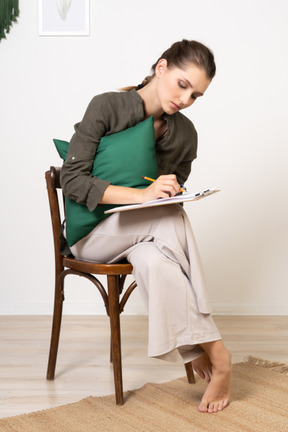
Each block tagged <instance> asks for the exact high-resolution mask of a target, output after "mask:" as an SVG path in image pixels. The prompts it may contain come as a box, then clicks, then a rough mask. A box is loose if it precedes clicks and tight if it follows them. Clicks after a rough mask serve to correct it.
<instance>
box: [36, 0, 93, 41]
mask: <svg viewBox="0 0 288 432" xmlns="http://www.w3.org/2000/svg"><path fill="white" fill-rule="evenodd" d="M38 2H39V35H40V36H89V0H38Z"/></svg>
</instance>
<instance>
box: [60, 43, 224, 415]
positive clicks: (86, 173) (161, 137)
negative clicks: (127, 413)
mask: <svg viewBox="0 0 288 432" xmlns="http://www.w3.org/2000/svg"><path fill="white" fill-rule="evenodd" d="M152 71H153V74H152V75H151V76H149V77H147V78H146V79H145V80H144V81H143V83H142V84H141V85H139V86H138V87H131V88H126V89H123V90H124V91H121V92H111V93H105V94H102V95H99V96H96V97H94V99H93V100H92V101H91V103H90V104H89V106H88V108H87V111H86V113H85V115H84V117H83V120H82V122H81V123H78V124H77V125H76V126H75V134H74V135H73V137H72V140H71V142H70V146H69V151H68V155H67V159H66V161H65V163H64V165H63V169H62V173H61V182H62V187H63V190H64V194H65V196H66V197H68V198H71V199H73V200H75V201H76V202H78V203H80V204H85V205H86V206H87V207H88V209H89V210H90V211H92V210H94V209H95V208H96V206H97V205H99V204H130V203H145V202H146V201H149V200H153V199H157V198H159V197H168V196H174V195H175V194H177V193H178V192H179V191H180V184H181V183H184V182H185V181H186V180H187V178H188V176H189V174H190V170H191V163H192V161H193V159H195V157H196V151H197V133H196V131H195V128H194V126H193V124H192V122H191V121H190V120H189V119H188V118H187V117H185V116H184V115H183V114H182V113H180V111H181V110H182V109H184V108H187V107H189V106H190V105H192V104H193V103H194V102H195V101H196V99H197V98H198V97H201V96H203V95H204V93H205V91H206V90H207V88H208V86H209V84H210V82H211V80H212V78H213V77H214V75H215V71H216V67H215V63H214V57H213V54H212V52H211V51H210V50H209V49H208V48H207V47H206V46H204V45H203V44H201V43H199V42H196V41H188V40H182V41H180V42H176V43H174V44H173V45H172V46H171V47H170V48H169V49H168V50H167V51H165V52H164V53H163V54H162V56H161V57H160V58H159V60H158V61H157V62H156V63H155V64H154V65H153V66H152ZM150 116H153V118H154V130H155V139H156V158H157V165H158V178H157V179H156V181H155V182H153V183H151V185H150V186H148V187H147V188H145V189H135V188H128V187H121V186H115V185H113V184H110V182H108V181H106V180H103V179H100V178H97V177H93V176H92V175H91V170H92V165H93V161H94V157H95V154H96V150H97V146H98V144H99V141H100V139H101V137H103V136H105V135H110V134H113V133H116V132H119V131H122V130H125V129H127V128H130V127H132V126H135V125H136V124H138V123H140V122H141V121H143V120H144V119H146V118H148V117H150ZM71 252H72V253H73V255H74V256H75V257H77V258H81V259H84V260H89V261H95V262H110V263H113V262H117V261H118V260H120V259H123V258H126V259H127V260H128V261H129V262H131V264H132V265H133V274H134V276H135V280H136V282H137V285H138V287H139V290H140V292H141V294H142V297H143V299H144V301H145V304H146V306H147V309H148V312H149V347H148V354H149V356H151V357H157V358H159V359H164V360H169V361H178V362H179V361H181V362H184V363H187V362H189V361H192V362H193V367H194V370H195V371H196V372H197V373H198V374H199V375H200V377H201V378H203V379H205V380H206V381H207V383H208V386H207V389H206V391H205V393H204V395H203V398H202V400H201V402H200V404H199V407H198V409H199V410H200V411H201V412H209V413H212V412H217V411H221V410H222V409H224V408H225V407H226V406H227V405H228V403H229V397H230V379H231V360H230V354H229V352H228V351H227V349H226V348H225V346H224V344H223V342H222V340H221V336H220V334H219V331H218V329H217V328H216V326H215V324H214V322H213V319H212V317H211V315H210V309H209V305H208V301H207V296H206V288H205V282H204V277H203V273H202V269H201V263H200V259H199V255H198V250H197V246H196V243H195V239H194V236H193V232H192V229H191V226H190V223H189V220H188V217H187V215H186V213H185V211H184V210H183V208H182V207H181V206H180V205H177V204H175V205H169V206H159V207H153V208H146V209H141V210H132V211H127V212H120V213H113V214H112V215H111V216H109V217H108V218H107V219H104V220H103V221H102V222H101V223H100V224H98V225H97V226H96V228H95V229H93V230H92V231H91V232H90V233H89V234H88V235H87V236H86V237H85V238H83V239H81V240H80V241H78V242H77V243H76V244H74V245H73V246H72V247H71Z"/></svg>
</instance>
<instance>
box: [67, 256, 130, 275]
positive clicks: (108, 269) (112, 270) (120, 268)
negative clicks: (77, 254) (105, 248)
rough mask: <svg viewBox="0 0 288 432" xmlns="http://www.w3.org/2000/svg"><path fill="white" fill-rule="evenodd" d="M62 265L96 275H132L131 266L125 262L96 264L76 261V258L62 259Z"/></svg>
mask: <svg viewBox="0 0 288 432" xmlns="http://www.w3.org/2000/svg"><path fill="white" fill-rule="evenodd" d="M63 265H64V267H67V268H70V269H71V270H76V271H80V272H85V273H92V274H97V275H119V274H121V275H128V274H131V273H132V265H131V264H129V263H128V262H127V261H125V262H124V263H123V262H120V263H116V264H98V263H93V262H89V261H82V260H78V259H76V258H71V257H64V258H63Z"/></svg>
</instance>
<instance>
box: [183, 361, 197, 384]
mask: <svg viewBox="0 0 288 432" xmlns="http://www.w3.org/2000/svg"><path fill="white" fill-rule="evenodd" d="M184 366H185V369H186V375H187V380H188V383H189V384H195V376H194V371H193V367H192V362H189V363H185V365H184Z"/></svg>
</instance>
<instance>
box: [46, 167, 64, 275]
mask: <svg viewBox="0 0 288 432" xmlns="http://www.w3.org/2000/svg"><path fill="white" fill-rule="evenodd" d="M60 172H61V168H58V167H54V166H52V167H50V170H49V171H46V173H45V179H46V186H47V192H48V199H49V207H50V215H51V222H52V230H53V240H54V254H55V266H56V269H55V270H56V273H58V272H61V271H62V270H63V258H62V256H61V254H60V231H61V213H60V206H59V198H58V193H57V189H61V185H60Z"/></svg>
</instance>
